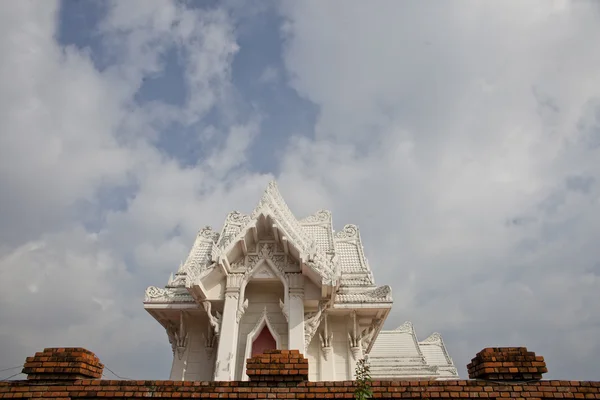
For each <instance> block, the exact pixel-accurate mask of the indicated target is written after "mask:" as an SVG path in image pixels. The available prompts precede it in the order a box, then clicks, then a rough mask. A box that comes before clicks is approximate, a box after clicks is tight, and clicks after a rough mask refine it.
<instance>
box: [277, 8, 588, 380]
mask: <svg viewBox="0 0 600 400" xmlns="http://www.w3.org/2000/svg"><path fill="white" fill-rule="evenodd" d="M554 5H555V6H553V7H548V3H547V2H538V3H535V2H528V3H522V2H503V3H502V4H490V3H481V2H468V1H467V2H462V3H459V4H457V3H447V4H446V3H445V4H443V5H439V4H436V5H435V6H432V5H428V4H426V3H422V2H414V3H410V4H409V3H398V2H380V3H378V4H377V6H376V7H373V5H372V4H366V3H361V2H354V3H344V6H343V7H341V5H340V4H339V3H336V2H329V3H326V4H323V3H320V2H319V3H317V2H286V3H284V5H283V6H282V8H281V10H282V14H283V15H284V16H285V17H286V19H287V22H286V25H285V29H284V32H285V35H286V43H287V47H286V53H285V63H286V66H287V68H288V70H289V72H290V74H291V75H292V76H293V80H292V85H293V87H294V88H296V89H297V90H298V92H299V93H300V94H302V95H303V96H305V97H306V98H307V99H309V100H311V101H313V102H314V103H315V104H316V105H317V106H319V108H320V114H319V120H318V123H317V126H316V128H315V133H316V141H314V142H310V141H306V140H299V141H297V142H296V143H295V144H292V147H291V149H290V151H289V152H288V154H287V158H286V162H285V165H284V172H283V177H284V178H286V179H288V181H286V185H287V186H289V187H297V188H298V187H305V186H309V185H312V186H311V188H320V190H319V197H320V198H323V199H327V202H328V204H329V205H330V206H331V207H332V208H333V211H334V218H335V222H336V224H339V225H338V226H341V225H342V224H344V223H347V222H356V223H358V224H359V225H360V227H361V228H362V236H363V239H364V241H365V242H366V251H367V254H368V257H369V259H370V262H371V265H372V267H373V268H374V270H375V278H376V279H377V280H378V281H379V282H380V283H383V282H386V283H387V282H393V284H392V286H393V288H394V296H395V306H394V311H393V314H392V316H391V317H390V319H389V322H388V326H389V327H393V325H394V324H399V323H400V322H402V321H403V320H404V319H412V320H413V321H414V322H415V323H416V324H417V325H416V326H417V329H418V330H419V333H420V334H421V335H423V336H424V335H427V334H428V333H429V332H430V331H432V330H440V331H441V332H442V334H444V333H445V334H446V335H445V337H446V340H447V342H448V343H447V344H448V346H449V347H450V351H451V352H452V355H453V357H454V360H455V362H456V363H457V365H458V366H459V367H461V368H462V369H461V373H462V374H463V375H464V374H465V373H466V371H465V369H464V365H466V363H467V362H468V361H469V360H470V358H471V357H473V356H474V355H475V353H476V352H477V351H479V350H480V349H481V348H482V347H483V346H489V345H528V346H529V347H530V348H532V349H533V350H534V351H537V352H538V353H540V354H542V355H544V356H546V358H547V360H548V361H549V363H550V374H551V376H553V377H562V378H575V379H583V378H588V379H591V378H596V379H597V378H598V376H597V372H596V371H595V369H594V365H595V360H596V359H597V357H598V356H599V355H600V348H599V347H598V346H596V345H593V344H591V343H589V344H588V346H587V347H586V348H587V352H586V351H583V347H582V345H581V344H580V340H581V337H583V336H587V335H592V336H593V335H596V336H597V335H598V334H600V313H599V312H598V310H597V309H595V307H594V304H596V303H597V302H598V301H599V300H600V299H599V298H598V294H597V293H600V290H599V289H600V282H599V281H598V270H597V269H596V270H594V272H590V271H591V270H590V268H591V267H592V266H593V265H598V259H599V258H600V254H599V253H598V251H597V250H596V249H595V245H594V239H593V238H594V237H597V236H598V235H599V234H600V230H599V228H598V227H599V226H600V224H599V223H598V222H599V221H598V217H597V214H598V213H597V207H598V198H599V195H600V190H599V189H598V187H597V185H595V184H594V183H590V184H588V185H587V189H586V192H585V194H584V193H582V191H579V192H577V191H573V190H569V189H567V184H566V180H567V179H568V176H570V175H574V176H577V177H579V182H584V181H586V180H587V181H589V182H597V180H598V178H599V177H600V167H599V166H598V163H597V161H596V160H597V159H598V147H595V148H592V147H590V143H594V141H595V140H597V137H598V135H599V134H600V130H599V128H598V123H597V121H596V119H595V115H596V114H597V112H598V111H597V110H598V108H597V106H596V103H594V100H593V99H594V98H598V96H599V95H600V93H599V90H598V88H599V87H600V73H599V72H598V66H599V65H600V52H599V51H598V50H597V49H596V48H595V47H594V46H593V45H592V44H591V42H590V40H589V38H591V37H596V36H599V35H600V28H599V27H600V25H599V24H598V22H599V19H600V15H599V13H598V10H597V9H596V8H595V5H594V4H593V3H589V2H588V3H586V2H580V3H565V2H556V3H555V4H554ZM590 179H591V180H590ZM314 181H317V182H318V183H317V184H315V183H313V182H314ZM290 190H291V189H290ZM301 190H302V189H297V191H298V192H300V191H301ZM303 200H304V199H296V200H293V201H294V202H295V203H296V205H297V207H301V206H298V203H300V202H302V201H303ZM309 201H310V200H309ZM550 210H554V211H550ZM569 354H571V355H569Z"/></svg>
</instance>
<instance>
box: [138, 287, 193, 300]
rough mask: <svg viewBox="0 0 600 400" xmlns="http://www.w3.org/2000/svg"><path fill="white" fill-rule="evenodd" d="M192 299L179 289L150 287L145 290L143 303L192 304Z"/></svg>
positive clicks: (185, 291) (183, 290)
mask: <svg viewBox="0 0 600 400" xmlns="http://www.w3.org/2000/svg"><path fill="white" fill-rule="evenodd" d="M193 302H194V298H193V297H192V296H190V294H189V293H188V291H187V290H185V289H181V288H166V289H162V288H158V287H156V286H150V287H149V288H148V289H146V293H145V296H144V303H193Z"/></svg>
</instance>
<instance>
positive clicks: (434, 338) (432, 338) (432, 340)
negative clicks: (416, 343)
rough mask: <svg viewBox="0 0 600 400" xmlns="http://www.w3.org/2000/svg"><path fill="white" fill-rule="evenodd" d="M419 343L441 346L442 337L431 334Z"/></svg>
mask: <svg viewBox="0 0 600 400" xmlns="http://www.w3.org/2000/svg"><path fill="white" fill-rule="evenodd" d="M420 343H435V344H441V343H442V335H440V334H439V333H437V332H433V333H432V334H431V335H429V337H428V338H427V339H425V340H423V341H421V342H420Z"/></svg>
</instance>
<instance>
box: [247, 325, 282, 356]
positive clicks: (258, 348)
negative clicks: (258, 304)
mask: <svg viewBox="0 0 600 400" xmlns="http://www.w3.org/2000/svg"><path fill="white" fill-rule="evenodd" d="M275 349H277V342H276V341H275V338H274V337H273V335H272V334H271V331H269V328H268V327H267V325H265V326H264V327H263V328H262V331H260V333H259V334H258V336H257V337H256V339H254V342H252V357H254V356H256V355H258V354H263V353H264V352H265V351H266V350H275Z"/></svg>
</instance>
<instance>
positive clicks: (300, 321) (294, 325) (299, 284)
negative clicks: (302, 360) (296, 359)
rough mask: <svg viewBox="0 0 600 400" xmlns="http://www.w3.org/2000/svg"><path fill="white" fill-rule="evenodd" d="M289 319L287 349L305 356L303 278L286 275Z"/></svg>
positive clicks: (298, 275) (300, 275)
mask: <svg viewBox="0 0 600 400" xmlns="http://www.w3.org/2000/svg"><path fill="white" fill-rule="evenodd" d="M288 279H289V283H290V288H289V300H288V301H289V302H290V304H289V308H288V310H289V311H288V312H289V317H288V349H290V350H300V353H302V354H303V355H305V356H306V350H307V349H306V348H305V347H304V276H303V275H302V274H288Z"/></svg>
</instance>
